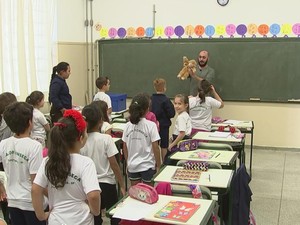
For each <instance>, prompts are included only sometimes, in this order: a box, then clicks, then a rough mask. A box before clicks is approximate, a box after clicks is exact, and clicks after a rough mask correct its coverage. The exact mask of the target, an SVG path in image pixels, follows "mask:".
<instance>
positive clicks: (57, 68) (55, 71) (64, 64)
mask: <svg viewBox="0 0 300 225" xmlns="http://www.w3.org/2000/svg"><path fill="white" fill-rule="evenodd" d="M69 66H70V65H69V63H67V62H60V63H58V64H57V66H54V67H53V69H52V75H51V80H50V82H51V81H52V80H53V78H54V77H55V75H56V74H59V73H60V72H61V71H67V70H68V67H69Z"/></svg>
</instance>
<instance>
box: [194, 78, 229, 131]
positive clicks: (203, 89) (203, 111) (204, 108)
mask: <svg viewBox="0 0 300 225" xmlns="http://www.w3.org/2000/svg"><path fill="white" fill-rule="evenodd" d="M210 96H212V97H210ZM223 106H224V103H223V101H222V99H221V97H220V96H219V95H218V93H217V92H216V90H215V88H214V86H213V85H211V84H210V83H209V82H208V81H207V80H202V81H200V83H199V87H198V95H197V96H196V97H191V98H189V107H190V117H191V119H192V127H193V129H192V134H194V133H196V132H198V131H210V130H211V119H212V109H213V108H217V109H220V108H223Z"/></svg>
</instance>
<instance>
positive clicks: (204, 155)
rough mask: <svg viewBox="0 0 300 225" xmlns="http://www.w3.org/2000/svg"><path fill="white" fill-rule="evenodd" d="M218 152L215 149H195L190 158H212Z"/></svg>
mask: <svg viewBox="0 0 300 225" xmlns="http://www.w3.org/2000/svg"><path fill="white" fill-rule="evenodd" d="M215 154H216V152H215V151H213V150H211V151H210V150H200V151H195V152H193V153H192V154H191V155H189V158H191V159H211V158H212V157H213V156H214V155H215Z"/></svg>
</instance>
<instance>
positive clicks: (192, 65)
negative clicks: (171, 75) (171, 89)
mask: <svg viewBox="0 0 300 225" xmlns="http://www.w3.org/2000/svg"><path fill="white" fill-rule="evenodd" d="M196 67H197V63H196V61H195V60H193V59H192V60H189V59H188V58H187V57H186V56H183V68H182V69H181V70H180V72H179V74H178V75H177V77H178V78H179V79H181V80H186V79H187V78H188V77H189V76H190V74H189V70H190V69H191V70H192V71H193V73H195V72H196Z"/></svg>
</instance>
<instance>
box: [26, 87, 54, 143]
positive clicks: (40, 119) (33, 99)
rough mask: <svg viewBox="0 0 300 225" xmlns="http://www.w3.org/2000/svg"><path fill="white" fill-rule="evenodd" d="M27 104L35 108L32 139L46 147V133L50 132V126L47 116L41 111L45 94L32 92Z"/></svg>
mask: <svg viewBox="0 0 300 225" xmlns="http://www.w3.org/2000/svg"><path fill="white" fill-rule="evenodd" d="M26 102H27V103H29V104H30V105H32V106H33V108H34V109H33V119H32V121H33V128H32V130H31V134H30V136H31V138H32V139H34V140H37V141H38V142H40V143H41V144H42V146H43V147H45V140H46V131H47V132H49V131H50V125H49V123H48V121H47V120H46V118H45V116H44V114H43V113H41V111H40V110H39V109H40V108H42V107H43V106H44V94H43V93H42V92H40V91H34V92H32V93H31V94H30V95H29V96H28V97H27V98H26Z"/></svg>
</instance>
